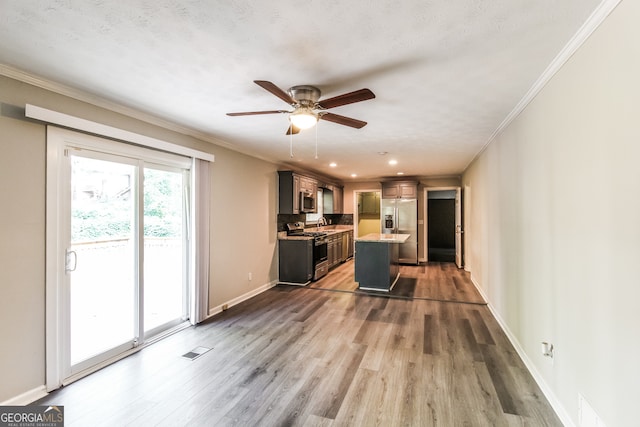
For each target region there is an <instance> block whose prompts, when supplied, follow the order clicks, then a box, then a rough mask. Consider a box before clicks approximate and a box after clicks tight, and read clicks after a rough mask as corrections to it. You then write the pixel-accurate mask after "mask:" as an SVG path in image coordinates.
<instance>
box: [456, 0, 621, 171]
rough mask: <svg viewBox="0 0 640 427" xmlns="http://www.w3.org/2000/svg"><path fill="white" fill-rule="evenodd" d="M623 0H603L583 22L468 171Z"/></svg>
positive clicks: (490, 138)
mask: <svg viewBox="0 0 640 427" xmlns="http://www.w3.org/2000/svg"><path fill="white" fill-rule="evenodd" d="M621 1H622V0H602V2H601V3H600V4H599V5H598V7H597V8H596V9H595V10H594V11H593V12H592V13H591V15H590V16H589V18H587V20H586V21H585V22H584V24H582V26H581V27H580V28H579V29H578V31H577V32H576V34H574V36H573V37H572V38H571V40H569V42H568V43H567V44H566V45H565V46H564V47H563V48H562V50H561V51H560V53H558V55H556V57H555V58H554V59H553V61H551V63H550V64H549V66H548V67H547V68H546V69H545V70H544V71H543V73H542V75H541V76H540V77H538V79H537V80H536V81H535V83H534V84H533V86H531V88H530V89H529V90H528V91H527V93H526V94H525V95H524V96H523V97H522V99H521V100H520V102H518V103H517V104H516V106H515V107H514V108H513V110H511V112H510V113H509V114H508V115H507V117H505V119H504V120H503V121H502V123H500V125H498V127H497V128H496V130H494V131H493V133H492V134H491V136H489V139H488V140H487V142H486V143H485V144H484V145H483V146H482V148H481V149H480V151H478V154H476V155H475V156H474V157H473V159H471V161H470V162H469V163H468V164H467V166H466V167H465V168H464V170H465V171H466V170H467V169H468V168H469V166H471V164H472V163H473V162H475V161H476V159H477V158H478V157H480V155H481V154H482V153H483V152H484V151H485V150H486V149H487V147H488V146H489V145H490V144H491V143H492V142H493V140H494V139H495V138H496V137H497V136H498V135H500V134H501V133H502V131H503V130H504V129H505V128H506V127H507V126H509V125H510V124H511V122H512V121H513V120H515V118H516V117H518V116H519V115H520V113H522V112H523V111H524V109H525V108H527V106H528V105H529V103H530V102H531V101H533V100H534V98H535V97H536V96H537V95H538V93H540V91H541V90H542V89H543V88H544V87H545V86H546V85H547V83H549V81H550V80H551V78H552V77H553V76H554V75H555V74H556V73H557V72H558V71H560V69H561V68H562V67H563V66H564V64H566V63H567V61H568V60H569V59H570V58H571V57H572V56H573V54H574V53H576V51H577V50H578V49H579V48H580V47H581V46H582V45H583V44H584V43H585V42H586V41H587V39H588V38H589V36H590V35H591V34H593V32H594V31H595V30H596V29H598V27H599V26H600V25H601V24H602V23H603V22H604V20H605V19H606V18H607V17H608V16H609V15H610V14H611V12H613V10H614V9H615V8H616V7H617V6H618V4H619V3H620V2H621Z"/></svg>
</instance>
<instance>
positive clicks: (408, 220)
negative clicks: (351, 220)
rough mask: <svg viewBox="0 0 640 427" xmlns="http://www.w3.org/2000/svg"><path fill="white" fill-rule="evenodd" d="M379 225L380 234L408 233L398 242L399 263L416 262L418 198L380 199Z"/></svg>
mask: <svg viewBox="0 0 640 427" xmlns="http://www.w3.org/2000/svg"><path fill="white" fill-rule="evenodd" d="M380 224H381V225H380V226H381V233H382V234H392V233H396V234H409V235H410V237H409V239H407V241H406V242H404V243H401V244H400V248H399V249H400V255H399V257H400V259H399V261H400V263H402V264H417V263H418V200H417V199H381V200H380Z"/></svg>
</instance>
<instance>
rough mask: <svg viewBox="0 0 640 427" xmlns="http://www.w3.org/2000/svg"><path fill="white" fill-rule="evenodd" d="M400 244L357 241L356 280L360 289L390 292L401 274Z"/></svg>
mask: <svg viewBox="0 0 640 427" xmlns="http://www.w3.org/2000/svg"><path fill="white" fill-rule="evenodd" d="M398 254H399V245H396V244H387V243H380V242H367V241H356V253H355V280H356V282H358V285H359V286H358V287H359V289H364V290H371V291H383V292H389V291H391V289H393V286H394V285H395V284H396V282H397V281H398V277H399V276H400V264H399V262H398Z"/></svg>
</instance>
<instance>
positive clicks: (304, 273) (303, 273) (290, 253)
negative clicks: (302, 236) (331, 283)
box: [278, 239, 314, 284]
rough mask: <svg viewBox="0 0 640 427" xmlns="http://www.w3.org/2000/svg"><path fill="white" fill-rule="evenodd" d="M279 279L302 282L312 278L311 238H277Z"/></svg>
mask: <svg viewBox="0 0 640 427" xmlns="http://www.w3.org/2000/svg"><path fill="white" fill-rule="evenodd" d="M278 258H279V268H280V271H279V279H280V282H282V283H300V284H304V283H307V282H309V281H310V280H311V279H312V278H313V272H314V267H313V240H312V239H306V240H278Z"/></svg>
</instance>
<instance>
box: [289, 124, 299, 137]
mask: <svg viewBox="0 0 640 427" xmlns="http://www.w3.org/2000/svg"><path fill="white" fill-rule="evenodd" d="M297 133H300V128H297V127H295V126H294V125H290V126H289V127H288V128H287V133H286V135H295V134H297Z"/></svg>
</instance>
